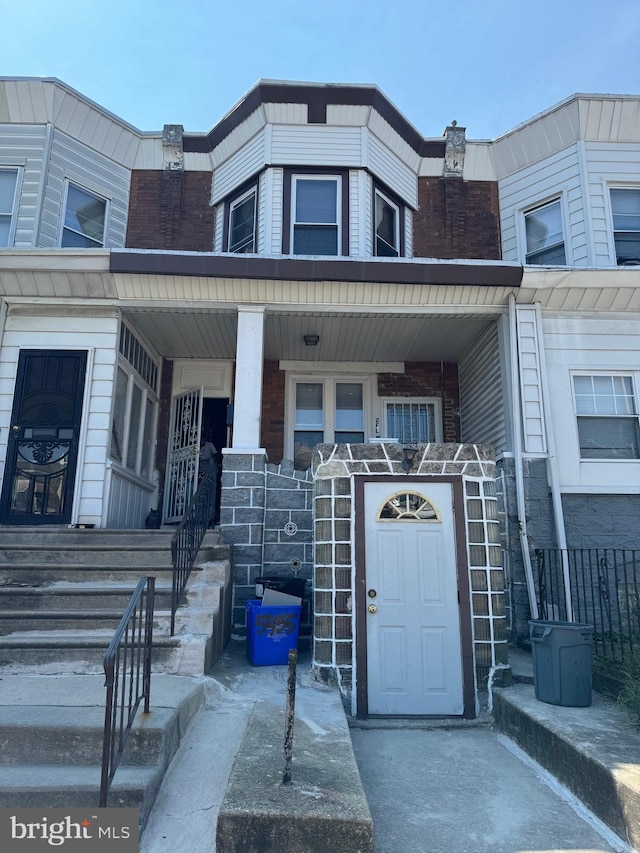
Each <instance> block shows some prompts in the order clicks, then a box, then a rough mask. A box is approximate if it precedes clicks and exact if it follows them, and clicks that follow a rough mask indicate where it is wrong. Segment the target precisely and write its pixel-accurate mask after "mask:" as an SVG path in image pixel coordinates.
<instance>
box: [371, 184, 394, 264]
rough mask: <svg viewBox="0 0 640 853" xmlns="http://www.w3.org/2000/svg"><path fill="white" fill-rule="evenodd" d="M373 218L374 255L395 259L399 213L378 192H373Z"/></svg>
mask: <svg viewBox="0 0 640 853" xmlns="http://www.w3.org/2000/svg"><path fill="white" fill-rule="evenodd" d="M375 217H376V233H375V253H376V255H377V256H379V257H384V258H397V257H398V256H399V254H400V211H399V209H398V206H397V205H396V204H394V203H393V202H392V201H391V200H390V199H389V198H387V196H385V195H383V194H382V193H381V192H380V190H376V191H375Z"/></svg>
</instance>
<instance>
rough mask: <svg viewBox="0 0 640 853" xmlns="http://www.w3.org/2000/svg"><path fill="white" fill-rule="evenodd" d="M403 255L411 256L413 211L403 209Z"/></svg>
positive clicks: (406, 208)
mask: <svg viewBox="0 0 640 853" xmlns="http://www.w3.org/2000/svg"><path fill="white" fill-rule="evenodd" d="M404 256H405V258H412V257H413V211H412V210H409V208H408V207H405V209H404Z"/></svg>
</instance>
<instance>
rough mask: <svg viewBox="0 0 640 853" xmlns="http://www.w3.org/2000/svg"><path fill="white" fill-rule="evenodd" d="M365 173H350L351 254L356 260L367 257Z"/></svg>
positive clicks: (356, 171) (357, 170) (354, 171)
mask: <svg viewBox="0 0 640 853" xmlns="http://www.w3.org/2000/svg"><path fill="white" fill-rule="evenodd" d="M366 192H367V184H366V180H365V173H364V172H363V171H361V170H360V169H352V170H351V171H350V172H349V254H350V255H352V256H353V257H355V258H361V257H364V256H365V248H364V247H365V245H366V237H365V222H366V220H365V198H364V196H365V193H366Z"/></svg>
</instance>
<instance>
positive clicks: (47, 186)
mask: <svg viewBox="0 0 640 853" xmlns="http://www.w3.org/2000/svg"><path fill="white" fill-rule="evenodd" d="M0 245H1V246H3V247H4V248H3V250H2V251H0V294H1V296H2V328H3V334H2V350H1V351H0V371H1V373H0V376H1V380H0V381H1V384H0V454H2V456H3V458H4V462H5V466H4V477H3V488H2V497H1V501H0V523H3V524H12V523H23V524H24V523H35V524H46V523H48V524H85V525H86V524H94V525H96V526H107V527H142V526H144V523H145V519H146V516H147V514H148V512H149V510H150V509H151V508H155V507H156V506H158V507H160V508H161V511H162V513H163V518H164V521H165V522H166V523H172V522H175V521H178V520H179V519H180V517H181V515H182V512H183V510H184V506H185V501H187V500H188V499H189V498H190V496H191V494H192V492H193V490H194V488H195V483H196V477H197V472H196V470H195V468H196V465H194V463H193V460H194V458H195V457H197V448H198V446H199V441H200V437H201V435H205V436H206V437H207V438H210V439H211V440H212V441H213V443H214V444H215V445H216V447H218V448H219V449H221V450H222V463H223V473H222V498H221V510H220V524H221V528H222V530H223V534H224V536H225V538H226V539H227V541H228V542H230V543H232V544H233V545H234V549H233V553H234V573H235V605H236V606H235V616H234V619H235V624H236V628H237V629H242V627H243V626H244V603H245V601H246V600H247V598H250V597H252V596H253V594H254V593H253V589H254V581H255V578H256V577H257V576H259V575H260V574H285V575H296V576H301V577H306V578H307V579H308V580H309V581H310V582H311V583H310V589H311V588H312V590H313V594H312V593H311V591H310V592H309V595H308V604H307V613H306V615H307V621H308V622H309V623H310V624H311V625H312V626H313V644H314V645H313V648H314V663H315V666H316V668H317V669H318V671H321V672H324V673H326V674H327V675H333V676H335V677H337V678H338V679H339V681H340V683H341V685H342V687H343V689H344V691H345V694H348V695H351V696H352V707H353V710H354V711H357V712H359V713H362V714H365V713H380V714H432V713H438V714H466V715H467V716H472V715H473V714H474V713H475V709H476V703H477V691H478V689H481V688H482V687H483V686H485V685H486V680H487V678H493V677H494V674H495V673H496V672H497V671H499V669H500V668H501V667H502V666H504V665H505V664H506V642H507V639H508V635H509V632H510V634H511V636H512V637H513V638H517V637H518V636H522V635H523V634H525V633H526V632H527V627H526V626H527V618H528V617H529V615H530V601H529V597H530V594H531V591H532V574H531V565H530V556H529V552H530V549H531V547H541V546H547V545H554V544H558V545H564V544H569V545H570V546H572V545H574V544H589V545H597V544H599V543H600V542H601V541H602V542H604V541H605V540H606V541H607V542H609V541H610V540H611V539H613V538H615V539H616V544H618V541H619V540H620V538H621V537H622V538H624V542H625V544H629V543H631V544H634V543H635V544H636V546H637V545H638V534H637V532H636V529H637V523H636V522H637V515H638V501H640V498H638V492H639V491H640V485H639V484H640V478H639V477H638V464H640V463H639V462H638V458H639V457H640V450H639V444H638V414H637V412H638V409H637V399H638V386H637V379H638V375H639V373H640V352H639V347H638V344H637V335H636V334H635V333H634V327H635V326H636V325H637V320H638V312H640V298H639V296H638V294H639V293H640V290H639V288H640V272H639V270H640V267H637V266H635V265H634V261H636V260H637V258H638V255H639V254H640V249H639V248H638V247H639V245H640V100H639V99H638V98H616V97H612V96H576V97H575V98H572V99H570V100H568V101H567V102H565V103H564V104H561V105H559V106H558V107H555V108H553V109H552V110H550V111H549V112H548V113H545V114H544V115H542V116H539V117H537V118H535V119H533V120H532V121H531V122H528V123H527V124H525V125H523V126H521V127H520V128H517V129H516V130H514V131H512V132H511V133H509V134H506V135H504V136H502V137H500V138H498V139H497V140H495V141H492V142H470V141H467V140H466V139H465V131H464V129H463V128H459V127H457V126H456V125H455V123H454V124H452V126H451V127H449V128H447V129H446V131H445V134H444V136H443V137H442V138H439V139H425V138H423V137H422V136H421V135H420V134H419V133H418V132H417V131H416V130H415V129H414V128H413V127H412V126H411V125H410V124H409V123H408V122H407V121H406V119H405V118H404V117H403V116H402V115H401V114H400V113H398V111H397V110H396V109H395V107H393V105H392V104H391V103H390V102H389V101H388V100H387V99H386V98H385V97H384V96H383V95H382V94H381V93H380V92H379V90H377V89H376V88H375V87H371V86H325V85H318V84H287V83H277V82H268V81H266V82H265V81H263V82H261V83H259V84H258V85H257V86H256V87H255V88H254V89H252V90H251V91H250V92H249V93H248V94H247V95H246V96H245V97H244V98H243V99H242V100H241V101H240V102H239V103H238V104H237V105H236V106H235V107H234V108H233V109H232V110H231V111H230V112H229V113H228V114H227V115H226V116H225V118H223V119H222V120H221V121H220V122H219V123H218V124H217V125H215V126H214V128H213V129H212V130H211V131H210V132H209V133H206V134H194V133H185V132H184V131H183V129H182V127H180V126H177V125H166V126H165V128H164V130H163V132H162V133H155V134H146V133H141V132H139V131H137V130H135V129H134V128H132V127H131V126H129V125H126V124H125V123H123V122H122V121H121V120H119V119H117V118H116V117H114V116H111V115H110V114H108V113H107V112H106V111H105V110H103V109H102V108H100V107H98V106H97V105H95V104H92V103H90V102H88V101H87V100H86V99H84V98H83V97H82V96H80V95H79V94H77V93H75V92H73V91H72V90H70V89H68V87H66V86H64V85H63V84H61V83H60V82H58V81H53V80H47V81H43V80H2V81H0ZM523 265H524V266H523ZM569 265H571V267H572V269H569V268H568V267H569ZM619 265H622V266H619ZM594 266H597V267H598V269H592V268H591V267H594ZM577 267H584V269H577ZM587 267H589V269H587ZM526 537H528V539H527V538H526ZM594 540H597V541H594ZM523 544H524V545H525V547H523ZM436 555H437V556H436ZM534 606H535V605H534Z"/></svg>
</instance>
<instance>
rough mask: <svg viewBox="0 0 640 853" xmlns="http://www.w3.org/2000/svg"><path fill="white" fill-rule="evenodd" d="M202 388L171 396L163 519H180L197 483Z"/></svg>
mask: <svg viewBox="0 0 640 853" xmlns="http://www.w3.org/2000/svg"><path fill="white" fill-rule="evenodd" d="M202 400H203V388H202V387H200V388H194V389H192V390H190V391H185V393H184V394H180V395H178V396H177V397H174V399H173V404H172V407H171V429H170V433H169V452H168V456H167V475H166V480H165V489H164V521H165V522H168V523H171V522H175V521H180V520H181V518H182V516H183V515H184V511H185V509H186V508H187V506H188V505H189V501H190V500H191V498H192V497H193V495H194V493H195V491H196V488H197V485H198V461H199V459H198V456H199V453H200V429H201V426H202Z"/></svg>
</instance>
